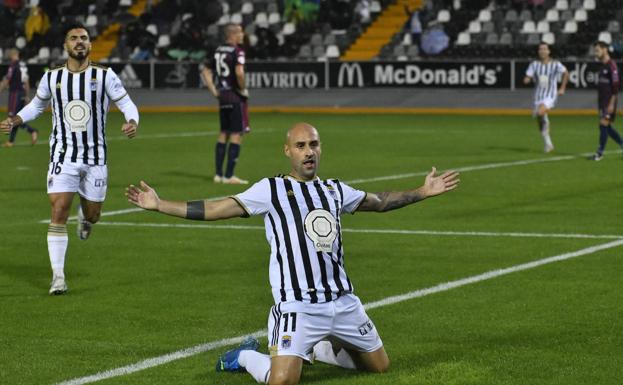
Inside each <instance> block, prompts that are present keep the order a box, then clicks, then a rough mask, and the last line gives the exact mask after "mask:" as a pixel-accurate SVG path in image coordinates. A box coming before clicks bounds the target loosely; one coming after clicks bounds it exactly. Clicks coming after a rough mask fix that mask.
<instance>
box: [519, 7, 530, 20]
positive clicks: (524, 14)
mask: <svg viewBox="0 0 623 385" xmlns="http://www.w3.org/2000/svg"><path fill="white" fill-rule="evenodd" d="M519 20H521V21H528V20H532V12H530V10H529V9H524V10H523V11H521V13H520V14H519Z"/></svg>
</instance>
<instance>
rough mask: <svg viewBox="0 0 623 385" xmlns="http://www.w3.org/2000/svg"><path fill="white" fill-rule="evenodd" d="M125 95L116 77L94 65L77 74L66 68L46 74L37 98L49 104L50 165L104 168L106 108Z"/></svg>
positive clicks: (62, 67) (111, 72) (106, 69)
mask: <svg viewBox="0 0 623 385" xmlns="http://www.w3.org/2000/svg"><path fill="white" fill-rule="evenodd" d="M127 94H128V93H127V91H126V90H125V88H124V87H123V84H122V83H121V80H120V79H119V77H118V76H117V74H115V72H114V71H113V70H112V69H111V68H107V67H104V66H101V65H99V64H96V63H90V64H89V66H88V67H87V68H86V69H84V70H83V71H80V72H72V71H70V70H69V69H68V68H67V66H66V65H63V66H61V67H57V68H53V69H51V70H49V71H47V72H46V73H45V74H44V75H43V77H42V78H41V81H40V82H39V87H38V88H37V94H36V97H37V98H39V99H41V100H42V101H44V102H46V103H47V102H49V101H50V100H51V102H52V106H51V109H52V124H53V127H52V134H51V135H50V162H59V163H64V162H73V163H82V164H89V165H104V164H106V114H107V113H108V107H109V104H110V102H111V101H113V102H115V103H118V102H119V101H120V100H121V99H123V98H124V97H126V96H127ZM128 98H129V97H128Z"/></svg>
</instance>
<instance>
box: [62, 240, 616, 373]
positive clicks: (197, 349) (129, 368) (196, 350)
mask: <svg viewBox="0 0 623 385" xmlns="http://www.w3.org/2000/svg"><path fill="white" fill-rule="evenodd" d="M621 245H623V239H619V240H616V241H612V242H608V243H603V244H600V245H596V246H591V247H587V248H584V249H580V250H576V251H572V252H569V253H564V254H559V255H554V256H552V257H548V258H543V259H539V260H536V261H532V262H528V263H522V264H519V265H514V266H510V267H507V268H504V269H496V270H491V271H488V272H485V273H482V274H478V275H474V276H471V277H466V278H463V279H459V280H456V281H450V282H444V283H440V284H438V285H436V286H432V287H429V288H426V289H420V290H415V291H411V292H408V293H405V294H401V295H396V296H391V297H387V298H384V299H381V300H378V301H374V302H369V303H367V304H365V305H364V307H365V308H366V309H368V310H370V309H376V308H379V307H383V306H388V305H392V304H395V303H398V302H403V301H408V300H410V299H414V298H421V297H425V296H427V295H430V294H435V293H441V292H444V291H448V290H452V289H456V288H458V287H461V286H465V285H470V284H473V283H477V282H482V281H486V280H489V279H493V278H497V277H500V276H503V275H507V274H511V273H515V272H518V271H525V270H529V269H534V268H536V267H539V266H543V265H547V264H550V263H555V262H560V261H565V260H568V259H571V258H577V257H581V256H584V255H589V254H593V253H596V252H599V251H602V250H608V249H612V248H615V247H618V246H621ZM248 335H252V336H254V337H256V338H260V337H265V336H266V335H267V333H266V331H265V330H257V331H255V332H253V333H250V334H248ZM246 336H247V335H243V336H237V337H231V338H225V339H222V340H218V341H212V342H208V343H205V344H200V345H195V346H192V347H189V348H186V349H182V350H178V351H175V352H172V353H169V354H165V355H162V356H158V357H153V358H148V359H146V360H143V361H139V362H137V363H134V364H130V365H126V366H122V367H120V368H116V369H110V370H106V371H102V372H99V373H96V374H93V375H89V376H85V377H78V378H74V379H71V380H67V381H63V382H59V383H56V384H55V385H83V384H89V383H93V382H97V381H101V380H105V379H108V378H113V377H119V376H123V375H127V374H131V373H135V372H139V371H142V370H145V369H149V368H152V367H155V366H160V365H164V364H167V363H169V362H172V361H176V360H179V359H182V358H188V357H192V356H195V355H197V354H200V353H204V352H207V351H211V350H214V349H217V348H220V347H224V346H228V345H233V344H237V343H240V342H242V340H243V339H244V338H245V337H246Z"/></svg>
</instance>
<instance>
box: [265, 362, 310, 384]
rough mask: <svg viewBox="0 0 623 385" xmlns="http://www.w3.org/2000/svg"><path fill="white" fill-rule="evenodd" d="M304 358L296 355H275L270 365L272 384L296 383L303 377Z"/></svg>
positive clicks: (270, 382) (270, 380)
mask: <svg viewBox="0 0 623 385" xmlns="http://www.w3.org/2000/svg"><path fill="white" fill-rule="evenodd" d="M302 368H303V360H302V359H301V358H299V357H295V356H280V357H273V358H272V359H271V365H270V377H269V379H268V383H269V384H270V385H296V384H298V383H299V380H300V379H301V371H302Z"/></svg>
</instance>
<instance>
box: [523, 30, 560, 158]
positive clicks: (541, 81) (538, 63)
mask: <svg viewBox="0 0 623 385" xmlns="http://www.w3.org/2000/svg"><path fill="white" fill-rule="evenodd" d="M538 54H539V60H535V61H533V62H532V63H530V65H529V66H528V69H527V70H526V76H525V77H524V80H523V81H524V84H530V82H533V83H534V111H533V115H534V116H535V117H536V120H537V124H538V128H539V131H540V132H541V136H542V137H543V143H544V145H545V147H544V151H545V152H546V153H547V152H551V151H553V150H554V144H553V143H552V139H551V137H550V135H549V128H550V126H549V117H548V116H547V112H548V111H549V110H551V109H552V108H554V105H555V104H556V99H557V98H558V96H559V95H564V93H565V89H566V88H567V82H568V81H569V72H568V71H567V69H566V68H565V66H564V65H562V63H560V62H559V61H557V60H553V59H552V58H551V56H550V54H551V52H550V47H549V44H547V43H544V42H541V43H540V44H539V50H538ZM561 78H562V81H561V82H560V87H558V81H559V80H560V79H561Z"/></svg>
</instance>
